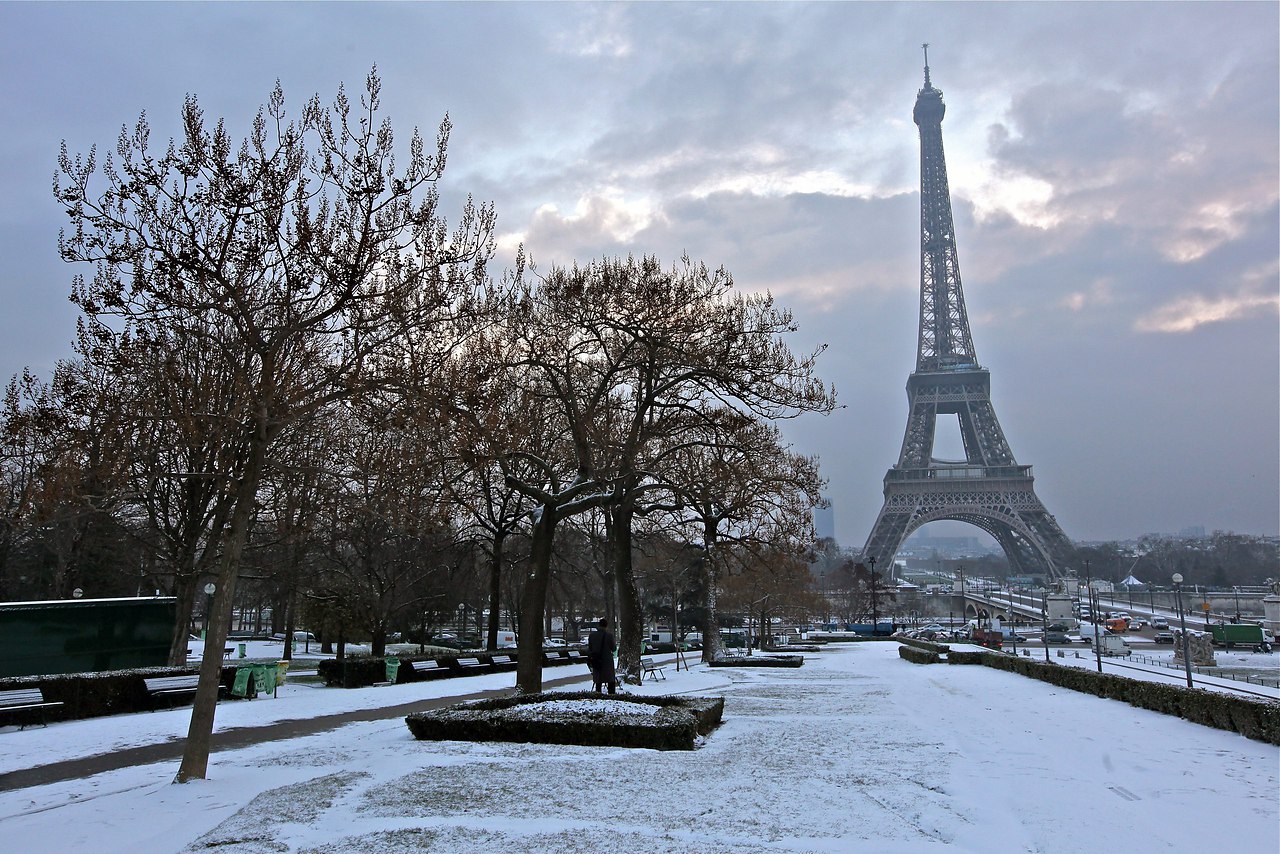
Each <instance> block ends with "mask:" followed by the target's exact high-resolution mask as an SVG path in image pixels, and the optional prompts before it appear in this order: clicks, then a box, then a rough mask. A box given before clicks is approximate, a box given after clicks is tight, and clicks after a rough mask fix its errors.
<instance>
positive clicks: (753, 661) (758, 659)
mask: <svg viewBox="0 0 1280 854" xmlns="http://www.w3.org/2000/svg"><path fill="white" fill-rule="evenodd" d="M802 664H804V656H803V655H735V656H733V657H732V658H715V659H712V660H711V661H708V662H707V665H708V666H710V667H799V666H800V665H802Z"/></svg>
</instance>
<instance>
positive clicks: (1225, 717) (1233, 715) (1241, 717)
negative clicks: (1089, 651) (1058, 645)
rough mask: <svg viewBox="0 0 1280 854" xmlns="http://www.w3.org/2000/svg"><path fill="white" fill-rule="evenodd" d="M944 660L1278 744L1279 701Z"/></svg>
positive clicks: (1033, 664)
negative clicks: (1020, 677) (1022, 677)
mask: <svg viewBox="0 0 1280 854" xmlns="http://www.w3.org/2000/svg"><path fill="white" fill-rule="evenodd" d="M903 649H904V648H903V647H899V648H898V654H899V655H901V656H902V657H903V658H905V659H907V660H908V661H915V659H914V658H911V657H909V656H908V655H906V654H903ZM946 662H947V663H948V664H981V665H983V666H984V667H993V668H995V669H996V670H1007V671H1011V672H1013V673H1017V674H1020V675H1022V676H1028V677H1030V678H1032V679H1039V680H1040V681H1042V682H1048V683H1049V684H1051V685H1056V686H1058V687H1059V688H1069V689H1071V690H1073V691H1081V692H1084V693H1086V694H1093V695H1094V696H1097V697H1105V698H1107V699H1109V700H1120V701H1122V702H1125V703H1128V704H1130V705H1132V706H1137V707H1138V708H1140V709H1148V710H1150V711H1153V712H1161V713H1162V714H1166V715H1173V716H1174V717H1179V718H1182V719H1183V720H1186V721H1191V722H1192V723H1197V724H1203V725H1204V726H1210V727H1214V728H1215V729H1222V730H1226V731H1228V732H1236V733H1239V734H1240V735H1243V736H1244V737H1245V738H1250V739H1253V740H1254V741H1264V742H1267V743H1268V744H1276V745H1280V702H1270V701H1266V700H1262V701H1259V700H1251V699H1248V698H1245V697H1234V696H1232V695H1230V694H1223V693H1220V692H1216V691H1205V690H1203V689H1200V688H1184V687H1182V686H1179V685H1165V684H1162V683H1159V682H1144V681H1142V680H1140V679H1129V678H1128V677H1125V676H1115V675H1112V674H1110V673H1095V672H1094V671H1092V670H1085V669H1083V668H1079V667H1064V666H1062V665H1056V664H1046V663H1045V662H1042V661H1036V660H1034V659H1028V658H1019V657H1017V656H1013V655H1001V654H998V653H990V652H951V653H949V654H948V655H947V657H946ZM921 663H923V662H921Z"/></svg>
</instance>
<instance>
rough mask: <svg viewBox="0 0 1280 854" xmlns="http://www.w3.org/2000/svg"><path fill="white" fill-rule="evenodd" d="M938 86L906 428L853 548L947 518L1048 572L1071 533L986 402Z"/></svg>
mask: <svg viewBox="0 0 1280 854" xmlns="http://www.w3.org/2000/svg"><path fill="white" fill-rule="evenodd" d="M945 112H946V106H945V105H944V104H943V102H942V91H941V90H939V89H935V88H934V87H933V84H932V83H931V82H930V79H929V54H928V45H925V66H924V88H923V89H921V90H920V91H919V93H918V94H917V95H916V105H915V111H914V118H915V123H916V125H918V126H919V128H920V332H919V336H918V338H917V346H916V369H915V371H913V372H912V374H911V376H910V377H908V378H907V400H908V402H909V404H910V411H909V414H908V415H907V429H906V434H905V435H904V436H903V439H902V451H901V453H900V454H899V455H898V464H897V465H895V466H894V467H893V468H891V469H889V472H888V473H887V474H886V475H885V477H884V507H882V508H881V510H880V515H879V517H878V518H877V519H876V523H875V526H874V527H873V528H872V530H871V536H870V537H868V538H867V544H866V546H865V547H864V548H863V550H862V557H863V559H864V560H865V559H869V558H871V557H876V558H877V559H878V560H879V561H880V562H881V563H882V564H884V563H885V562H887V561H890V560H892V559H893V556H894V555H895V554H896V553H897V551H898V547H899V546H901V545H902V541H903V540H905V539H906V538H907V537H908V536H910V534H911V533H912V532H913V531H915V530H916V529H917V528H919V527H920V526H921V525H924V524H927V523H929V522H935V521H938V520H940V519H953V520H957V521H960V522H968V523H969V524H972V525H976V526H977V527H979V528H981V529H982V530H984V531H986V532H987V533H989V534H990V535H991V536H992V537H994V538H995V540H996V542H998V543H999V544H1000V546H1001V548H1003V549H1004V552H1005V554H1006V555H1007V556H1008V558H1009V563H1010V565H1011V567H1012V569H1013V570H1014V571H1015V572H1017V573H1018V574H1020V575H1024V574H1035V573H1039V574H1046V575H1048V576H1050V577H1053V578H1057V577H1059V576H1061V575H1062V574H1063V572H1064V570H1065V568H1066V566H1065V562H1066V561H1067V560H1069V559H1070V555H1071V552H1072V547H1071V542H1070V541H1069V540H1068V539H1067V537H1066V535H1065V534H1063V532H1062V529H1061V528H1060V527H1058V523H1057V520H1055V519H1054V518H1053V516H1052V515H1051V514H1050V513H1049V511H1047V510H1046V509H1045V507H1044V505H1043V504H1041V503H1040V499H1039V498H1037V497H1036V493H1035V488H1034V478H1033V477H1032V476H1031V466H1029V465H1018V462H1017V460H1015V459H1014V457H1013V452H1012V451H1011V450H1010V449H1009V443H1008V442H1007V441H1006V440H1005V437H1004V431H1003V430H1002V429H1001V428H1000V422H999V420H998V419H997V418H996V413H995V409H994V408H993V407H992V405H991V374H990V373H989V372H988V371H987V370H986V369H985V368H983V367H981V366H980V365H979V364H978V358H977V355H976V354H975V352H974V349H973V335H972V333H971V332H970V330H969V316H968V313H967V312H966V311H965V305H964V291H963V290H962V289H961V285H960V262H959V259H958V258H957V256H956V237H955V228H954V224H953V222H952V216H951V190H950V188H949V186H948V184H947V161H946V156H945V154H944V152H943V148H942V117H943V115H944V114H945ZM939 415H954V416H956V417H957V418H958V419H959V423H960V438H961V442H962V443H963V446H964V454H965V459H964V461H963V462H948V461H943V460H938V459H935V458H934V457H933V444H934V432H935V427H936V424H937V418H938V416H939Z"/></svg>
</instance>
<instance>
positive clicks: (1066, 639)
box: [1044, 632, 1071, 643]
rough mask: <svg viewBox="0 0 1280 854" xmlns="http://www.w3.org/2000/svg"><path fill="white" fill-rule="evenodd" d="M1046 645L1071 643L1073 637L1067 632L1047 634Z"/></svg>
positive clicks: (1045, 636)
mask: <svg viewBox="0 0 1280 854" xmlns="http://www.w3.org/2000/svg"><path fill="white" fill-rule="evenodd" d="M1044 642H1045V643H1071V636H1070V635H1068V634H1067V633H1066V632H1045V635H1044Z"/></svg>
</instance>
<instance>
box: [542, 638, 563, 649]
mask: <svg viewBox="0 0 1280 854" xmlns="http://www.w3.org/2000/svg"><path fill="white" fill-rule="evenodd" d="M542 645H543V646H554V647H557V648H559V647H562V646H568V644H567V643H565V641H564V638H547V639H546V640H544V641H543V642H542Z"/></svg>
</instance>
